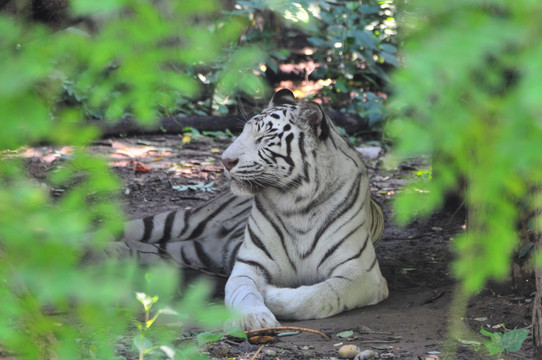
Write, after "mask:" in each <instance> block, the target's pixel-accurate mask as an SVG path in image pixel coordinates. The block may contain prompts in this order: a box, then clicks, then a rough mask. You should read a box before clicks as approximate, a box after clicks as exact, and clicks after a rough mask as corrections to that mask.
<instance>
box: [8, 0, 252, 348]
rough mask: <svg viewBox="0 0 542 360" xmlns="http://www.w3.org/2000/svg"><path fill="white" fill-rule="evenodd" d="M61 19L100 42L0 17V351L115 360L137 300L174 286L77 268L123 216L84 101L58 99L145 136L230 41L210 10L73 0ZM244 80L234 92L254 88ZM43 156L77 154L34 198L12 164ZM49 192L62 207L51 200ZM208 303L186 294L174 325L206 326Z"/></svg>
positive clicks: (169, 277) (234, 32)
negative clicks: (31, 149)
mask: <svg viewBox="0 0 542 360" xmlns="http://www.w3.org/2000/svg"><path fill="white" fill-rule="evenodd" d="M158 5H160V6H158ZM71 10H72V11H73V12H74V13H75V14H77V15H84V16H87V15H89V14H92V16H93V17H95V18H99V19H100V23H101V25H100V29H99V31H98V32H96V33H92V34H90V33H87V32H84V31H83V30H81V29H79V28H76V27H73V28H68V29H64V30H59V31H56V32H54V33H53V32H52V31H51V30H49V29H48V28H46V27H45V26H42V25H38V24H33V23H30V22H24V21H22V20H20V19H19V20H15V19H13V18H11V17H9V16H7V15H6V14H0V33H2V34H3V35H2V40H1V41H0V51H1V53H2V56H1V57H0V108H1V109H2V111H1V112H0V123H1V124H2V131H0V184H1V186H0V298H1V299H2V306H0V341H1V347H2V349H3V350H4V351H9V352H13V353H15V354H17V356H20V357H21V358H60V359H76V358H100V359H104V358H113V357H114V354H115V351H114V349H115V343H116V342H118V341H120V340H122V339H123V338H124V337H126V336H134V335H135V331H133V330H135V329H134V328H133V326H132V325H131V324H132V323H133V321H134V320H135V319H136V314H137V313H138V310H139V309H138V307H137V301H136V299H135V292H136V291H139V292H145V293H146V294H149V295H152V296H155V295H159V296H160V299H164V301H166V303H168V300H167V299H171V298H172V295H173V293H174V291H175V289H177V286H178V284H179V281H178V279H177V277H178V271H177V270H176V269H171V268H160V269H158V270H152V269H150V270H148V271H145V272H143V271H142V270H141V269H138V268H137V266H136V264H135V263H134V262H133V261H126V262H122V263H119V262H110V261H106V262H104V263H102V264H99V265H96V264H92V263H91V264H88V263H85V262H84V261H82V260H83V259H82V257H83V255H84V254H85V253H87V251H88V250H89V249H92V250H94V251H99V249H101V248H102V247H103V246H104V244H105V243H106V242H107V241H109V240H110V236H109V234H114V233H118V231H119V230H120V227H121V225H122V221H123V216H122V211H121V209H120V207H119V205H118V204H117V203H115V202H114V201H113V200H114V198H115V194H117V193H118V190H119V182H118V181H117V180H116V179H115V177H114V176H112V174H111V173H110V171H109V168H108V166H107V164H106V162H105V161H104V159H99V158H95V157H92V156H91V155H89V154H88V153H87V152H86V151H85V148H84V146H85V145H87V144H89V143H90V142H91V141H92V140H93V139H95V138H96V137H97V136H98V132H97V131H96V129H95V128H94V127H93V126H92V125H91V124H89V123H88V122H87V121H85V108H83V107H82V106H80V105H81V103H82V101H75V102H71V103H70V102H64V103H61V102H60V101H59V99H60V98H61V96H62V94H63V92H64V91H67V89H68V88H69V89H70V90H69V91H71V94H72V96H74V97H79V98H80V100H81V99H83V98H84V100H85V102H86V104H87V105H88V106H89V107H90V108H93V109H99V110H100V111H102V112H103V114H104V116H105V117H106V118H110V119H115V118H118V117H119V116H121V115H122V114H126V113H127V112H129V113H130V114H131V115H132V116H134V117H135V118H137V119H141V120H142V121H146V122H149V121H151V120H152V119H154V118H155V117H156V111H157V110H158V109H159V108H160V107H162V108H169V107H171V106H174V103H175V102H176V101H177V99H176V97H175V96H176V94H183V96H186V97H189V96H192V95H194V94H196V93H197V91H198V86H197V83H196V82H194V81H193V79H191V78H190V76H189V75H187V73H185V72H183V70H182V69H183V68H187V69H188V68H190V67H194V66H196V65H199V64H205V63H209V62H210V61H212V60H213V59H215V58H216V57H217V56H218V55H219V54H220V52H221V49H222V48H223V47H224V46H225V45H226V44H229V43H230V42H231V41H233V40H235V39H236V38H237V37H238V36H239V31H240V26H239V25H238V24H237V23H236V22H235V21H234V20H223V19H221V18H219V16H218V13H217V11H218V7H217V4H216V3H215V2H213V1H195V0H187V1H182V2H180V1H178V2H170V1H163V2H159V4H158V3H156V4H154V3H153V2H148V1H139V0H115V1H113V0H107V1H105V0H100V1H97V0H96V1H84V0H77V1H76V0H74V1H72V2H71ZM218 30H220V31H218ZM240 51H241V50H240ZM244 54H245V55H246V53H244ZM249 55H250V54H249ZM248 57H249V58H248V59H247V60H246V61H250V59H251V57H250V56H248ZM237 65H238V64H237ZM179 69H181V70H179ZM240 69H241V68H240V67H239V65H238V67H237V68H236V69H235V70H228V69H224V72H225V73H228V71H241V70H240ZM70 79H76V81H73V82H71V83H70V82H69V81H70ZM250 79H253V78H252V77H248V78H245V79H244V80H243V81H244V82H243V85H244V86H245V87H249V88H251V89H254V88H257V85H254V84H255V83H254V82H251V80H250ZM224 81H225V82H226V83H227V84H228V86H229V87H228V88H227V89H228V90H230V91H234V90H235V83H234V81H233V80H230V81H229V82H228V81H226V80H224ZM68 85H69V86H68ZM250 86H252V87H250ZM40 142H47V143H50V144H66V143H69V144H72V145H74V146H75V150H74V151H73V153H71V154H69V156H68V159H66V160H65V162H63V163H62V165H61V166H60V167H58V168H57V169H56V170H55V171H53V172H52V173H51V174H50V175H49V177H48V179H47V181H46V183H45V184H39V183H38V182H37V181H36V180H34V179H31V178H29V176H28V174H27V173H26V171H25V166H24V163H23V161H22V160H21V156H20V152H21V151H23V150H24V148H22V147H23V146H26V145H32V144H36V143H40ZM51 187H62V188H63V189H65V191H64V194H63V195H62V196H61V197H60V198H54V197H53V196H52V195H51V192H50V191H49V190H50V188H51ZM89 234H92V235H89ZM155 271H158V273H156V272H155ZM158 274H159V276H158ZM206 294H207V292H206V291H205V290H204V288H202V286H198V287H195V288H194V289H192V290H190V291H189V292H188V293H187V294H186V295H185V297H184V300H182V301H181V302H180V304H179V305H178V306H177V307H175V305H174V304H172V305H171V306H174V308H175V310H177V312H178V313H179V314H180V315H181V318H182V319H183V320H186V319H188V318H190V319H192V320H191V321H196V322H198V321H199V322H200V323H203V324H205V325H207V326H208V325H210V324H211V323H214V324H216V323H217V322H220V321H221V320H222V319H223V317H224V316H223V314H224V312H223V311H222V310H217V311H215V310H212V311H210V310H209V308H208V307H207V306H206V302H205V301H204V299H205V296H206ZM189 314H190V316H188V315H189ZM219 314H222V315H220V316H219ZM213 319H214V321H211V320H213ZM157 331H158V330H157ZM170 332H171V331H170ZM148 336H151V334H150V333H149V335H148ZM159 338H160V339H162V340H163V341H164V342H168V341H169V340H168V339H171V338H172V336H171V334H170V335H169V336H165V337H159ZM140 345H141V344H140ZM163 345H167V344H165V343H164V344H163ZM192 354H193V352H192ZM179 356H180V355H179ZM182 356H184V357H183V358H187V357H186V356H192V355H186V354H185V355H182Z"/></svg>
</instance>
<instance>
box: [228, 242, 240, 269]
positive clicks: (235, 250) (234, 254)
mask: <svg viewBox="0 0 542 360" xmlns="http://www.w3.org/2000/svg"><path fill="white" fill-rule="evenodd" d="M241 245H243V242H242V241H239V243H238V244H237V245H235V247H234V248H233V250H232V251H231V252H230V259H229V261H228V269H229V270H230V271H231V270H232V269H233V266H234V265H235V260H237V254H238V253H239V248H240V247H241Z"/></svg>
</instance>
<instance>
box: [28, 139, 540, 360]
mask: <svg viewBox="0 0 542 360" xmlns="http://www.w3.org/2000/svg"><path fill="white" fill-rule="evenodd" d="M182 140H183V138H182V136H174V135H153V136H142V137H138V138H134V137H131V138H111V139H104V140H100V141H99V142H97V143H95V144H94V145H93V146H91V147H90V150H91V151H92V152H95V153H97V154H100V155H101V156H105V157H107V158H108V160H109V161H110V165H111V167H112V169H113V170H114V172H115V173H117V174H118V175H119V176H120V178H121V179H122V181H123V184H124V189H123V190H124V192H123V194H124V195H123V197H124V198H123V201H124V204H125V209H126V213H127V216H128V217H130V218H140V217H143V216H147V215H151V214H156V213H159V212H164V211H170V210H173V209H176V208H183V207H187V206H194V205H195V204H199V203H201V202H202V201H204V200H206V199H209V198H210V197H212V196H213V192H210V191H203V190H209V188H212V189H216V190H215V193H216V192H218V191H219V190H220V189H222V188H224V187H225V186H226V185H227V184H226V182H225V180H224V178H223V177H222V176H221V167H220V162H219V158H220V153H221V152H222V151H223V150H224V149H225V148H226V147H227V145H228V144H229V143H230V142H231V139H228V138H225V137H220V136H218V137H216V136H215V137H213V138H209V137H191V138H190V142H186V140H188V139H187V138H185V139H184V140H185V143H184V144H183V142H182ZM70 151H71V150H70V148H62V149H60V148H51V147H41V148H34V149H29V150H28V151H27V157H28V164H29V169H30V172H31V173H32V174H33V175H34V176H35V177H36V178H38V179H44V178H45V177H46V173H47V171H48V169H50V168H51V166H54V164H55V163H56V162H58V161H62V160H61V158H62V157H63V155H65V154H66V153H69V152H70ZM368 164H369V167H370V173H371V185H372V191H373V195H375V197H376V198H377V199H378V200H379V201H380V203H381V204H382V205H383V208H384V210H385V213H386V215H387V226H386V230H385V232H384V240H383V241H382V243H381V245H380V246H379V247H378V248H377V254H378V257H379V261H380V267H381V269H382V272H383V274H384V276H385V277H386V279H387V280H388V283H389V289H390V297H389V298H388V299H387V300H385V301H383V302H382V303H380V304H378V305H375V306H370V307H366V308H362V309H358V310H353V311H349V312H346V313H342V314H340V315H337V316H334V317H331V318H328V319H321V320H310V321H302V322H283V323H282V324H283V325H292V326H300V327H304V328H310V329H314V330H320V331H322V332H324V333H326V334H328V335H329V336H330V338H331V339H329V340H324V339H322V338H321V337H320V336H319V335H317V334H312V333H306V332H301V333H299V334H297V335H290V336H280V337H276V339H277V340H278V341H277V342H275V343H272V344H267V345H265V346H264V347H263V348H262V349H261V351H260V353H259V354H258V355H257V356H256V358H257V359H264V358H265V359H281V360H282V359H332V358H338V357H339V355H338V349H339V347H340V345H341V344H354V345H357V346H358V347H360V348H361V349H362V350H366V349H367V350H373V351H375V353H376V354H377V356H378V358H381V359H446V358H453V356H452V354H451V353H448V352H446V350H445V341H446V339H447V323H448V319H449V316H450V306H451V302H452V298H453V296H454V289H455V284H454V279H453V277H452V276H451V274H450V263H451V261H452V259H453V256H454V255H453V251H452V250H451V244H452V241H451V240H452V239H453V237H454V236H456V235H457V234H459V233H460V232H462V231H464V225H465V224H464V219H463V218H462V216H461V215H460V214H459V213H454V212H450V213H447V212H441V213H437V214H435V215H433V216H432V217H431V218H430V219H426V220H423V221H422V220H420V221H415V222H414V223H412V224H411V225H409V226H408V227H406V228H400V227H398V226H396V225H394V223H393V221H392V220H391V219H392V217H393V214H392V210H391V202H392V199H393V196H394V194H396V193H397V191H400V189H401V188H402V187H403V186H404V184H405V183H406V182H408V181H410V179H411V178H412V177H413V176H415V175H413V171H415V170H417V169H423V168H427V163H426V161H425V163H424V161H421V160H417V161H410V162H407V163H404V164H403V165H401V166H400V167H399V168H398V169H396V170H393V171H385V170H383V169H382V168H381V167H380V166H377V165H378V164H380V162H379V161H374V160H373V161H369V162H368ZM211 182H214V184H211V185H210V186H207V187H202V184H203V185H205V184H210V183H211ZM183 185H189V186H188V188H183V187H182V186H183ZM180 190H181V191H180ZM219 292H220V289H219ZM533 296H534V294H533V293H528V294H524V295H520V294H517V293H514V292H513V291H510V289H509V286H506V285H499V286H490V287H487V288H485V289H483V290H482V291H481V292H480V293H479V294H478V295H477V296H476V297H475V298H473V299H471V300H470V301H469V303H468V307H467V309H468V310H467V313H466V314H465V315H464V316H463V323H464V324H465V325H466V327H465V329H467V330H468V331H465V332H464V335H462V336H461V338H455V339H453V340H452V343H455V344H456V345H457V354H456V358H457V359H486V358H491V357H490V356H489V355H488V354H487V353H486V352H485V351H484V346H483V345H482V343H483V342H484V341H486V340H487V338H484V337H483V336H480V334H479V331H480V328H481V327H485V329H487V330H488V331H503V328H502V326H503V325H504V326H505V328H506V329H515V328H526V327H529V326H530V324H531V304H532V298H533ZM345 331H352V333H351V334H350V335H348V336H346V337H340V336H338V335H337V334H340V333H342V332H345ZM347 334H348V333H347ZM342 335H344V334H342ZM259 348H260V345H254V344H249V343H248V342H244V343H239V342H236V341H234V340H233V339H230V340H226V341H222V342H219V343H216V344H214V345H213V346H211V347H209V348H207V349H206V351H208V352H209V353H210V356H211V357H212V358H217V359H224V358H227V359H253V357H254V355H255V354H256V352H257V351H258V350H259ZM531 354H532V344H531V341H530V340H529V339H528V340H527V341H525V343H524V344H523V347H522V349H521V350H520V351H519V352H517V353H514V354H502V355H501V356H500V358H510V359H530V358H532V355H531ZM496 358H499V357H496Z"/></svg>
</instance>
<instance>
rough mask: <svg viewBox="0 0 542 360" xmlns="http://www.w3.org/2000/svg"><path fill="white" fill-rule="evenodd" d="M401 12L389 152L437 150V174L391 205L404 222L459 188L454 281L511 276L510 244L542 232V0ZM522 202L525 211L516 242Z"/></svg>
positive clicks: (467, 287) (529, 243)
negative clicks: (463, 222)
mask: <svg viewBox="0 0 542 360" xmlns="http://www.w3.org/2000/svg"><path fill="white" fill-rule="evenodd" d="M402 16H403V21H402V22H401V26H402V27H401V29H402V32H403V36H404V40H405V45H404V48H403V53H402V55H404V62H405V66H404V67H403V68H401V69H400V70H398V71H396V72H395V73H394V75H393V83H394V87H393V91H394V95H393V97H392V98H393V100H392V108H393V110H394V111H395V113H394V115H393V117H394V118H395V120H394V121H392V122H391V124H390V127H389V129H390V131H391V133H392V134H394V135H395V137H396V146H395V153H396V155H397V156H400V157H401V156H412V155H415V154H432V155H433V162H432V166H433V177H432V180H431V181H420V182H419V183H417V184H414V185H413V186H411V187H410V190H409V191H405V192H404V193H403V194H401V196H400V197H399V198H398V199H397V202H396V204H395V205H396V206H395V208H396V210H397V213H398V218H399V219H400V220H401V221H403V222H407V221H409V220H412V219H413V218H415V217H417V216H420V215H422V214H425V215H427V214H429V213H430V212H431V211H433V210H435V209H436V208H438V207H439V206H441V205H442V204H443V202H444V199H445V196H446V194H447V193H450V192H455V193H458V192H459V193H461V194H462V195H463V196H464V201H465V202H464V206H466V207H467V209H468V219H467V231H466V232H465V233H464V234H462V235H461V236H458V237H457V238H455V239H454V241H453V246H454V248H455V250H456V252H457V255H458V256H457V259H456V260H455V261H454V263H453V271H454V274H455V276H456V277H457V278H458V279H459V280H460V282H461V288H462V291H460V292H459V293H461V292H464V293H465V294H466V295H473V294H475V293H476V292H477V291H478V290H480V289H481V288H482V286H483V285H484V284H485V283H486V282H487V281H488V280H490V279H496V280H503V279H505V278H507V277H508V276H509V274H510V270H511V261H512V259H513V254H514V253H515V252H516V253H517V254H519V256H525V255H526V254H529V253H531V252H532V248H533V239H534V237H533V236H532V234H534V233H536V232H538V233H540V232H542V218H541V217H540V216H538V218H536V217H535V215H534V214H535V213H536V209H540V208H541V207H542V193H541V192H540V189H541V188H542V187H541V186H542V142H541V139H542V118H541V114H542V103H541V102H540V99H541V97H542V81H541V80H542V70H541V68H540V56H541V55H542V42H541V41H540V37H539V36H538V34H539V32H540V16H542V4H540V3H539V2H532V1H517V2H514V3H509V2H506V1H498V0H496V1H448V2H435V1H429V0H416V1H413V2H412V3H411V4H409V6H408V7H407V8H406V9H405V11H404V12H402ZM522 213H523V214H527V218H528V219H530V222H529V223H528V226H527V227H528V229H527V231H525V232H523V233H522V234H521V235H523V240H524V241H523V243H521V242H520V232H519V231H518V229H519V226H518V224H519V222H520V219H521V215H522ZM538 215H540V213H538ZM530 236H531V237H530ZM520 244H521V245H520ZM538 263H539V264H540V261H538ZM530 279H532V277H530ZM457 304H459V302H457V303H456V305H457ZM465 304H466V302H464V303H463V305H461V306H466V305H465ZM534 304H535V307H536V306H537V304H538V301H535V302H534ZM461 306H459V307H461ZM463 309H464V308H463ZM452 316H455V317H457V319H459V318H460V317H461V316H462V313H461V311H460V312H459V313H456V314H452ZM452 320H453V319H452ZM486 335H487V334H486ZM523 338H524V337H523ZM538 341H539V342H540V339H538ZM536 342H537V339H536V338H535V343H536ZM501 351H502V349H501Z"/></svg>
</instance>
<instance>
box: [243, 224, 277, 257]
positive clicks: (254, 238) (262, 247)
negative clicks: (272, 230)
mask: <svg viewBox="0 0 542 360" xmlns="http://www.w3.org/2000/svg"><path fill="white" fill-rule="evenodd" d="M247 229H248V236H249V238H250V240H251V241H252V242H253V243H254V245H256V247H257V248H258V249H260V250H261V251H263V252H264V253H265V255H267V257H268V258H269V259H271V260H273V261H274V260H275V259H273V256H271V254H270V253H269V250H267V248H266V247H265V245H264V244H263V243H262V240H261V239H260V238H259V237H258V236H257V235H256V234H254V231H253V230H252V227H251V226H250V223H249V224H248V225H247Z"/></svg>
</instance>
